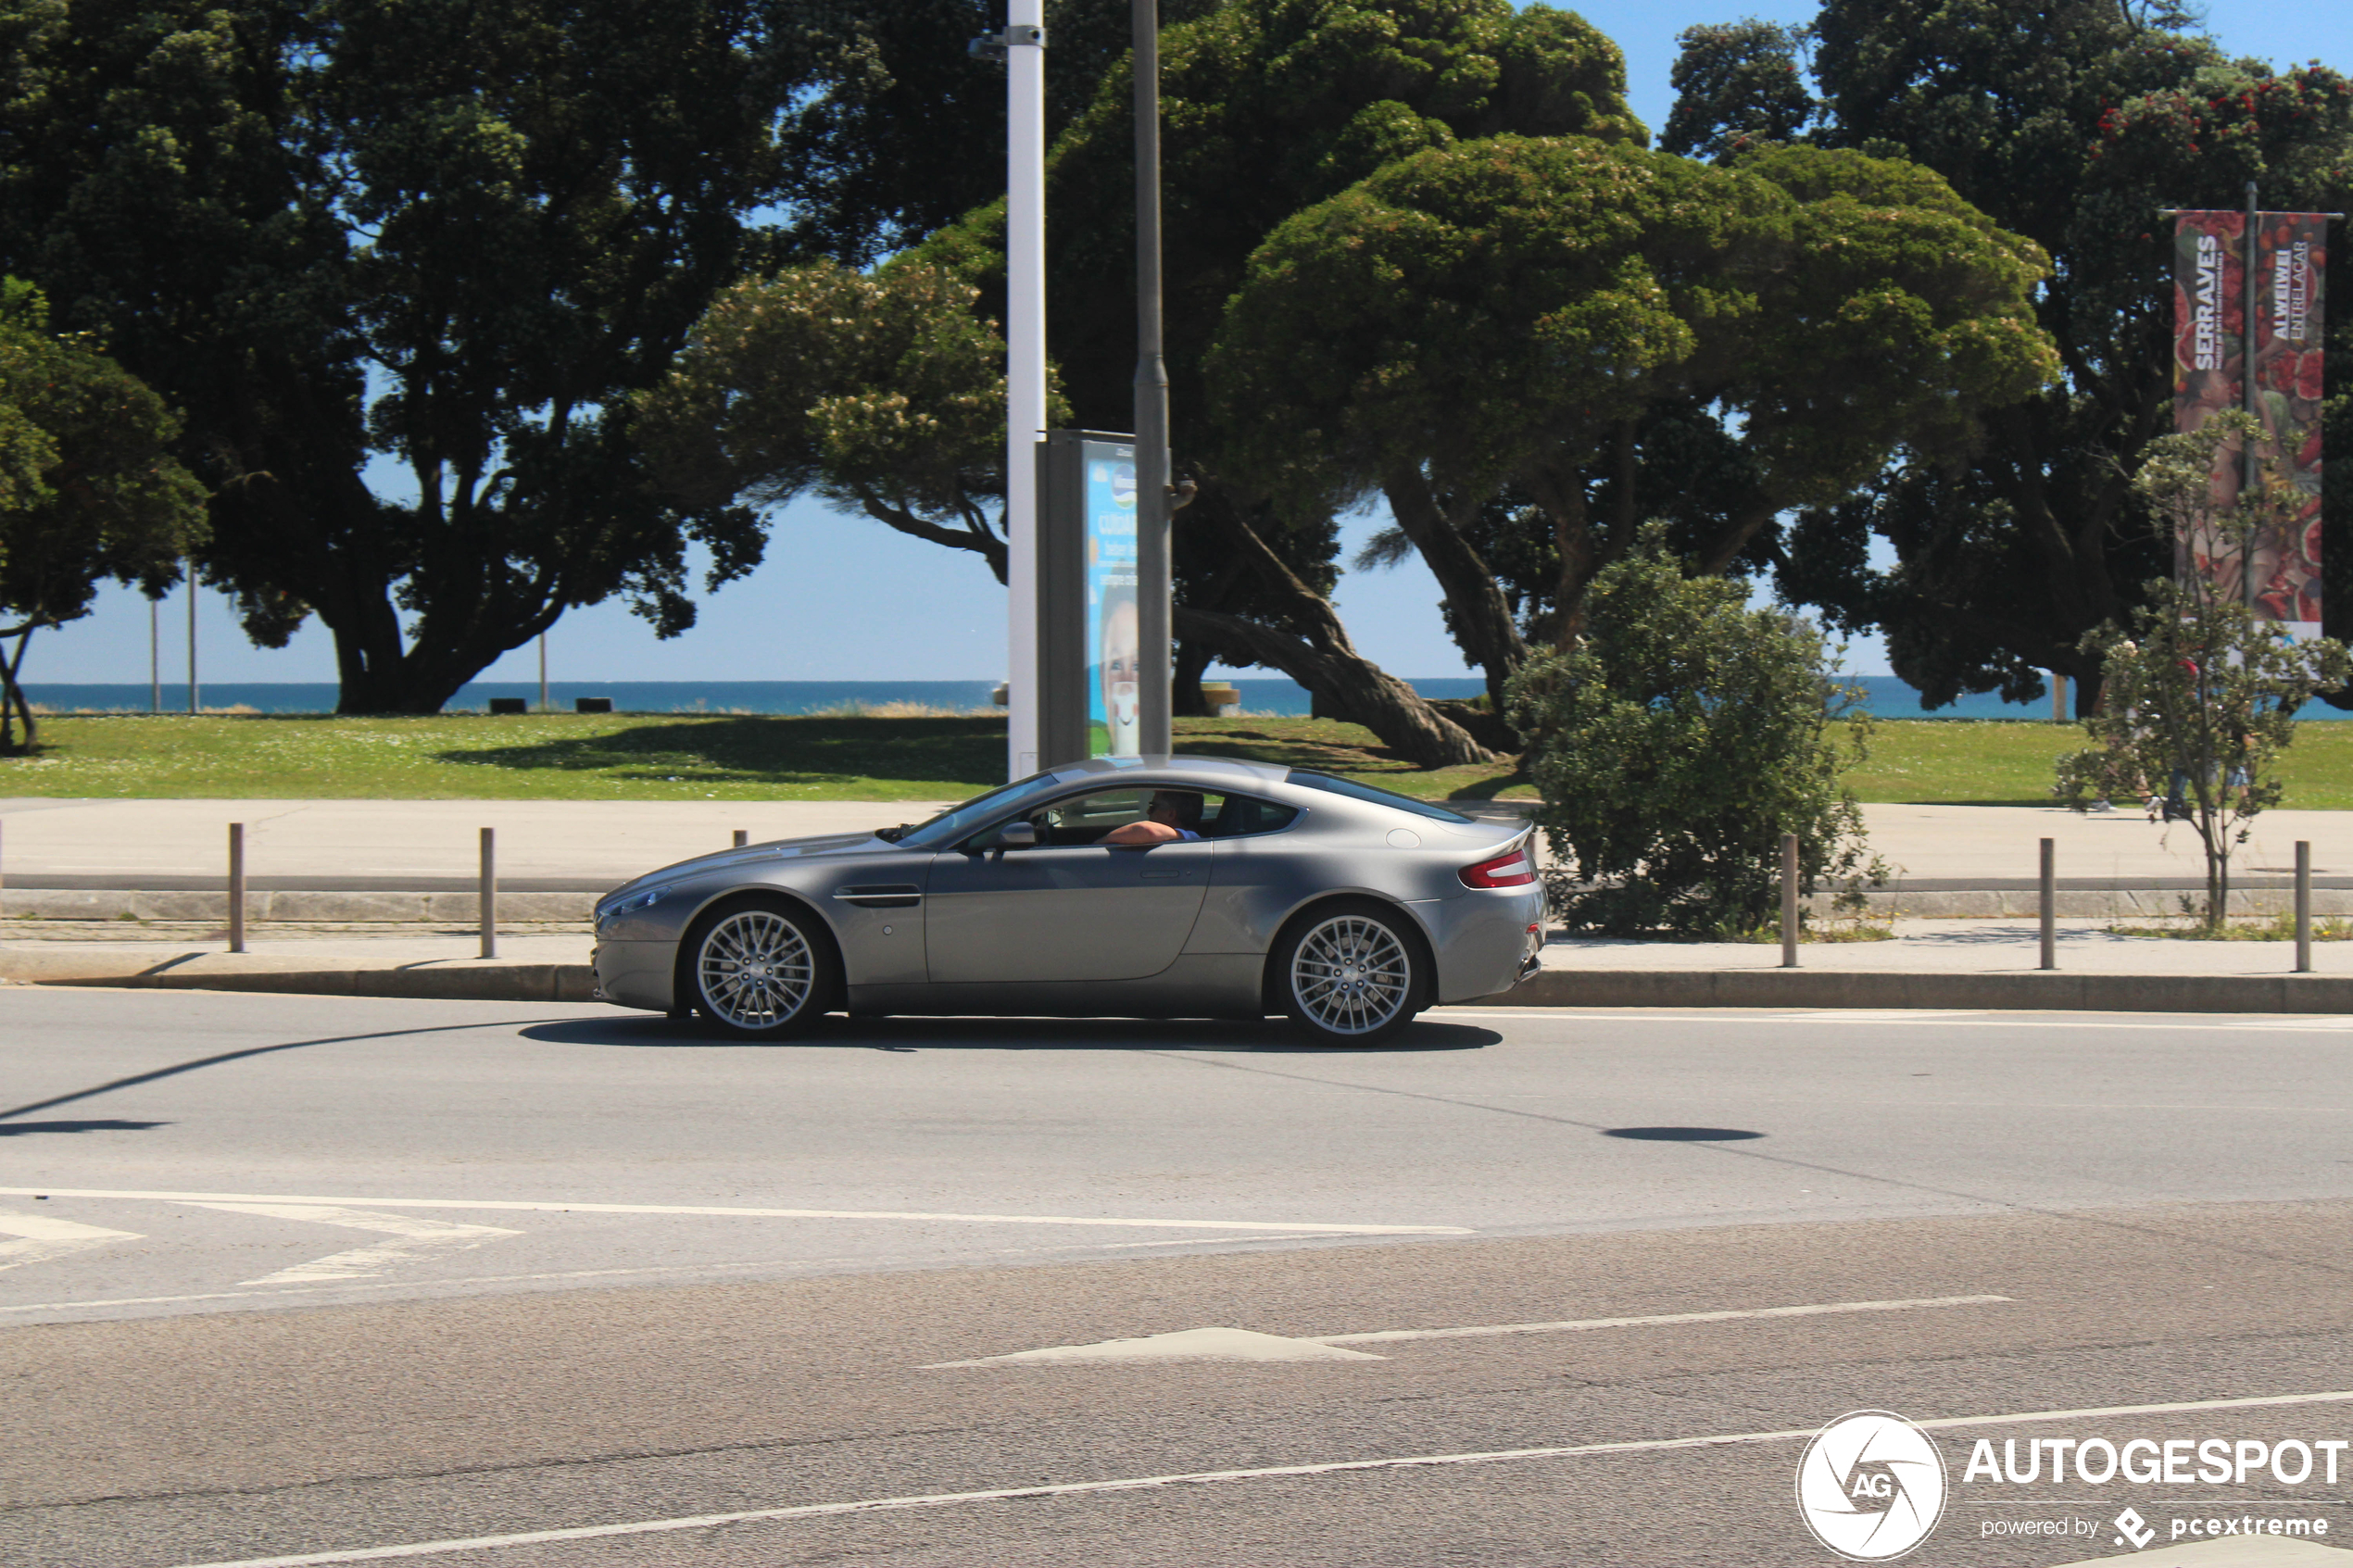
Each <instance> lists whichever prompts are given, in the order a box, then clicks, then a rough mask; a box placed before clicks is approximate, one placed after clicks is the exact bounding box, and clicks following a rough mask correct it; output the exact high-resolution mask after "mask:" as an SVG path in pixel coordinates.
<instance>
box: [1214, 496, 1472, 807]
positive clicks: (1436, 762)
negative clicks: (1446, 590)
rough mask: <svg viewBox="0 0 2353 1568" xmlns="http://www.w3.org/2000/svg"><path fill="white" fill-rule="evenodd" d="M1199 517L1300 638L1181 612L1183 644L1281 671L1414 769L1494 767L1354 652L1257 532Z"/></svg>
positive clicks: (1320, 603)
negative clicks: (1220, 535)
mask: <svg viewBox="0 0 2353 1568" xmlns="http://www.w3.org/2000/svg"><path fill="white" fill-rule="evenodd" d="M1204 515H1209V516H1214V517H1216V518H1218V519H1219V520H1220V521H1222V522H1223V523H1224V524H1225V526H1226V529H1227V533H1228V534H1229V536H1230V537H1231V538H1232V539H1233V541H1234V544H1235V546H1237V548H1239V550H1241V551H1243V552H1245V553H1246V554H1247V555H1248V556H1249V558H1250V559H1251V561H1252V565H1253V566H1254V567H1255V568H1256V570H1257V572H1258V574H1259V576H1260V577H1261V579H1262V580H1263V581H1264V582H1265V583H1266V584H1267V585H1268V586H1269V587H1270V588H1272V589H1273V590H1274V591H1275V594H1276V596H1277V598H1278V599H1279V600H1281V601H1282V603H1283V605H1284V608H1285V610H1286V616H1287V619H1288V620H1289V621H1290V622H1291V623H1292V624H1293V625H1294V626H1296V627H1297V628H1298V629H1299V630H1298V631H1296V632H1292V631H1286V630H1283V629H1282V628H1279V627H1276V626H1272V625H1269V624H1267V623H1265V622H1264V621H1251V620H1245V619H1244V618H1242V617H1241V616H1239V615H1227V614H1223V613H1220V612H1218V611H1214V610H1204V609H1191V608H1187V607H1185V606H1182V605H1179V606H1177V607H1176V633H1177V634H1178V635H1179V636H1181V637H1184V638H1185V639H1187V640H1188V641H1192V642H1203V643H1207V644H1210V645H1211V646H1214V647H1216V648H1217V649H1218V650H1219V651H1220V652H1222V653H1223V654H1224V655H1225V657H1226V660H1227V662H1228V663H1231V664H1264V665H1266V666H1268V667H1270V668H1272V669H1276V670H1279V671H1282V672H1283V673H1284V674H1286V675H1288V676H1290V678H1291V679H1292V680H1294V681H1296V682H1298V683H1299V684H1301V685H1302V686H1305V687H1306V688H1307V689H1308V690H1309V691H1311V692H1313V693H1315V695H1316V696H1318V697H1321V698H1324V699H1325V700H1326V701H1327V702H1329V703H1331V704H1332V705H1334V706H1336V707H1337V708H1338V709H1340V711H1341V712H1344V713H1345V714H1347V716H1348V717H1349V718H1350V719H1351V720H1353V721H1355V722H1357V723H1359V724H1362V725H1364V726H1365V728H1366V729H1368V730H1370V731H1372V732H1373V734H1376V735H1378V736H1379V737H1380V739H1381V742H1382V744H1383V745H1385V746H1388V747H1389V748H1390V750H1392V751H1394V752H1396V753H1397V754H1398V755H1399V756H1400V757H1403V758H1404V759H1406V760H1407V761H1409V762H1411V763H1413V764H1414V765H1415V766H1416V767H1417V768H1454V767H1462V766H1465V765H1466V764H1470V763H1477V762H1488V761H1492V760H1493V756H1492V754H1491V753H1490V752H1489V751H1488V750H1487V749H1486V748H1485V747H1484V746H1480V745H1479V744H1478V742H1477V741H1475V740H1473V739H1472V738H1471V737H1470V735H1469V734H1467V733H1466V731H1465V730H1464V729H1463V727H1462V726H1461V725H1459V724H1457V723H1455V722H1454V721H1453V720H1451V719H1448V718H1447V717H1446V716H1445V715H1443V714H1441V713H1440V712H1438V711H1437V710H1436V709H1433V708H1431V707H1430V705H1429V704H1428V702H1427V701H1425V700H1424V699H1423V697H1422V696H1421V695H1420V694H1419V693H1418V692H1416V691H1415V690H1414V688H1413V687H1411V686H1409V685H1407V684H1405V683H1404V682H1403V681H1401V680H1399V679H1397V678H1396V677H1395V676H1394V675H1390V674H1389V673H1387V672H1386V671H1383V670H1382V669H1381V668H1380V666H1378V665H1377V664H1375V663H1374V662H1373V661H1372V660H1370V659H1366V658H1365V656H1364V655H1362V654H1360V653H1358V652H1357V651H1356V646H1355V644H1354V643H1353V642H1351V641H1350V640H1349V636H1348V632H1347V629H1346V628H1345V627H1343V626H1342V625H1341V624H1340V615H1339V612H1338V611H1336V610H1334V609H1333V608H1332V605H1331V601H1330V600H1329V599H1327V598H1325V597H1324V596H1322V595H1321V594H1318V593H1316V592H1315V590H1314V589H1312V588H1310V587H1308V586H1307V584H1306V583H1302V582H1301V581H1300V579H1299V574H1298V573H1296V572H1294V571H1291V570H1290V567H1288V566H1286V565H1285V564H1283V561H1282V558H1280V557H1279V556H1277V555H1276V554H1275V552H1274V551H1273V550H1271V549H1269V548H1268V547H1267V546H1266V542H1265V540H1264V539H1262V538H1260V537H1259V536H1258V532H1257V530H1255V529H1253V528H1252V527H1251V526H1250V524H1249V522H1248V521H1246V520H1244V519H1243V518H1242V517H1240V516H1239V514H1238V513H1237V512H1236V510H1235V508H1233V507H1231V506H1229V505H1228V506H1214V507H1212V508H1205V509H1204Z"/></svg>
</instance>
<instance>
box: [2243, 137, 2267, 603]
mask: <svg viewBox="0 0 2353 1568" xmlns="http://www.w3.org/2000/svg"><path fill="white" fill-rule="evenodd" d="M2261 219H2262V214H2261V213H2259V212H2258V211H2257V210H2256V207H2255V182H2254V181H2252V180H2249V181H2248V182H2246V232H2244V233H2243V234H2241V235H2240V236H2239V251H2240V254H2241V255H2242V256H2243V257H2245V259H2244V260H2243V261H2242V262H2241V263H2240V265H2239V282H2240V284H2241V285H2242V286H2243V287H2244V288H2245V290H2246V299H2245V300H2244V301H2243V302H2242V304H2241V307H2240V314H2239V385H2240V390H2241V395H2243V396H2244V398H2245V399H2246V413H2247V417H2248V418H2249V419H2252V420H2261V419H2262V418H2263V394H2262V390H2261V389H2260V388H2259V387H2258V386H2257V385H2256V383H2255V229H2256V225H2257V224H2258V223H2259V221H2261ZM2262 445H2263V443H2262V442H2261V441H2260V440H2259V439H2258V438H2257V436H2256V435H2252V434H2250V435H2249V436H2248V437H2247V438H2246V449H2245V450H2244V451H2242V452H2241V453H2240V455H2239V456H2240V458H2241V459H2242V461H2243V462H2244V464H2245V477H2244V478H2243V479H2242V480H2241V481H2240V489H2239V494H2240V495H2242V496H2250V497H2251V496H2252V495H2254V494H2255V487H2256V484H2257V483H2258V482H2259V479H2260V477H2261V473H2262V457H2261V452H2260V448H2261V447H2262ZM2239 595H2240V596H2241V597H2242V598H2244V599H2245V600H2246V602H2247V604H2248V605H2249V606H2252V605H2253V604H2254V603H2255V541H2254V540H2253V539H2252V538H2249V539H2248V540H2246V542H2245V543H2243V544H2242V545H2240V546H2239Z"/></svg>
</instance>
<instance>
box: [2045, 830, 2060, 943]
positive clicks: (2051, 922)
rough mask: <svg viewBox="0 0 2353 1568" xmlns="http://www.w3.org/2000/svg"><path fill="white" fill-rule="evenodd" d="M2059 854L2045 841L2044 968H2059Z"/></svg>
mask: <svg viewBox="0 0 2353 1568" xmlns="http://www.w3.org/2000/svg"><path fill="white" fill-rule="evenodd" d="M2057 871H2058V852H2057V848H2056V847H2054V846H2053V844H2052V842H2051V840H2049V839H2047V838H2046V839H2045V840H2043V967H2044V968H2045V969H2057V968H2058V875H2057Z"/></svg>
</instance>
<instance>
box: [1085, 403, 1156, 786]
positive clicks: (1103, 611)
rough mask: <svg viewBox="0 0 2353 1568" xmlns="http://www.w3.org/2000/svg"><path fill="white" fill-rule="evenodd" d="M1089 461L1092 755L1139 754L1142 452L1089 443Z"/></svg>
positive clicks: (1087, 533) (1089, 715) (1089, 724)
mask: <svg viewBox="0 0 2353 1568" xmlns="http://www.w3.org/2000/svg"><path fill="white" fill-rule="evenodd" d="M1083 461H1084V462H1085V464H1086V474H1087V480H1086V486H1085V489H1084V496H1085V507H1086V527H1085V533H1084V537H1085V539H1086V547H1087V721H1088V722H1087V734H1088V750H1089V752H1090V753H1091V754H1092V755H1094V756H1097V757H1134V756H1137V755H1139V752H1140V750H1141V746H1140V744H1139V743H1140V741H1141V739H1142V735H1143V724H1142V721H1143V712H1142V702H1141V697H1140V696H1139V691H1138V686H1137V681H1136V676H1137V670H1138V666H1139V662H1140V660H1141V658H1142V652H1143V640H1142V637H1141V636H1140V634H1139V628H1138V625H1137V620H1136V448H1135V447H1134V446H1133V445H1114V444H1113V443H1111V442H1108V441H1089V442H1087V443H1086V444H1085V447H1084V457H1083Z"/></svg>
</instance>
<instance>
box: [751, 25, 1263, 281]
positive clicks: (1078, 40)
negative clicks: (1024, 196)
mask: <svg viewBox="0 0 2353 1568" xmlns="http://www.w3.org/2000/svg"><path fill="white" fill-rule="evenodd" d="M1217 4H1218V0H1159V5H1160V23H1161V26H1162V27H1163V28H1173V27H1177V26H1180V25H1181V24H1183V23H1185V22H1189V21H1191V20H1194V19H1197V18H1200V17H1203V16H1206V15H1208V14H1209V13H1210V12H1211V11H1212V10H1214V9H1215V8H1216V6H1217ZM812 10H825V11H830V12H831V13H832V15H831V16H830V17H828V18H826V21H827V23H828V25H827V27H826V29H825V33H826V40H827V43H828V44H829V45H830V47H829V49H828V52H827V53H826V55H825V56H824V60H823V63H822V64H821V66H820V67H819V68H818V69H817V70H816V72H815V73H814V81H813V82H812V88H811V91H810V92H809V94H808V95H807V97H806V98H805V99H804V100H803V101H802V102H801V103H799V105H798V106H797V107H796V108H795V110H794V112H793V113H792V114H791V116H790V117H789V119H788V120H787V123H786V133H785V148H786V160H785V161H786V187H785V196H786V202H787V203H788V204H789V207H790V209H791V212H792V215H793V222H792V228H791V241H792V246H793V249H794V250H795V252H797V253H799V254H802V255H804V256H806V257H831V258H833V259H835V260H837V261H839V262H841V263H843V264H844V265H846V266H864V265H866V264H867V263H869V262H872V261H874V260H875V259H876V258H877V257H885V256H889V255H891V254H893V253H894V252H897V251H900V250H902V249H904V248H906V247H907V246H908V245H913V244H915V243H917V242H919V241H921V240H922V239H923V238H924V237H925V235H927V234H929V233H931V232H934V231H935V230H938V229H942V228H945V227H947V226H948V225H949V224H950V223H953V222H954V221H956V220H958V219H960V218H962V217H963V215H964V214H966V213H968V212H970V211H972V210H973V209H974V208H975V207H987V206H988V205H989V204H990V203H991V202H994V201H996V200H997V199H998V198H999V197H1000V196H1001V195H1002V194H1004V190H1005V160H1004V157H1003V156H1002V149H1003V147H1004V145H1005V77H1004V73H1003V71H1002V70H1001V69H990V68H989V67H988V66H987V65H985V64H983V63H981V62H979V61H976V60H975V59H974V58H973V56H971V55H970V54H969V53H967V51H966V46H967V44H969V42H970V41H971V40H973V39H975V38H977V37H979V36H981V35H982V34H983V33H988V32H994V31H997V30H998V29H999V28H1000V27H1002V26H1003V25H1004V21H1005V16H1004V6H1003V5H1002V4H1001V3H996V4H991V3H989V0H862V3H861V4H859V5H857V6H854V7H853V6H822V7H812ZM1046 22H1047V26H1046V31H1047V40H1048V43H1047V48H1046V134H1047V137H1048V139H1049V141H1050V142H1051V139H1052V138H1054V137H1057V136H1060V135H1061V134H1062V132H1063V131H1064V130H1065V129H1066V128H1067V127H1068V126H1069V125H1070V123H1071V121H1072V120H1074V119H1076V118H1077V117H1078V115H1079V114H1080V113H1081V112H1083V111H1084V110H1085V109H1086V107H1087V106H1088V103H1089V102H1091V101H1092V100H1093V98H1094V96H1095V88H1096V85H1097V83H1099V82H1101V81H1102V78H1103V73H1104V72H1105V71H1107V70H1109V69H1111V68H1112V66H1113V65H1114V64H1115V63H1116V62H1117V61H1119V60H1120V59H1122V58H1124V57H1125V56H1126V53H1127V44H1128V39H1129V37H1130V26H1131V12H1130V7H1129V6H1128V4H1127V0H1054V4H1053V5H1052V6H1051V7H1050V8H1049V11H1048V15H1047V19H1046Z"/></svg>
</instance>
